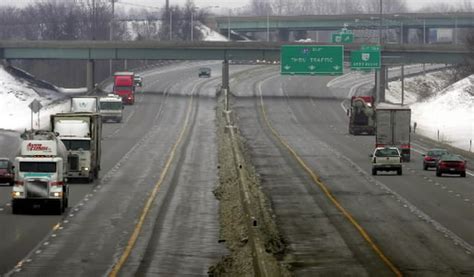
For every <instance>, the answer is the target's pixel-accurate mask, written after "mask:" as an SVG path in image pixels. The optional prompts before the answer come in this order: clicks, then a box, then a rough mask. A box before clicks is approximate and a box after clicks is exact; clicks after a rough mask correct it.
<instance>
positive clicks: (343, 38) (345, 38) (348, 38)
mask: <svg viewBox="0 0 474 277" xmlns="http://www.w3.org/2000/svg"><path fill="white" fill-rule="evenodd" d="M353 41H354V35H353V34H352V33H334V34H332V43H352V42H353Z"/></svg>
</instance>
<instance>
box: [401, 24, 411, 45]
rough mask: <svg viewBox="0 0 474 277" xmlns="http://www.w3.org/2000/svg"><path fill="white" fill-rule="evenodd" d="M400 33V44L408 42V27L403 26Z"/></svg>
mask: <svg viewBox="0 0 474 277" xmlns="http://www.w3.org/2000/svg"><path fill="white" fill-rule="evenodd" d="M401 30H402V33H401V34H400V44H405V43H409V41H408V38H409V35H408V34H409V33H410V28H408V27H403V28H402V29H401Z"/></svg>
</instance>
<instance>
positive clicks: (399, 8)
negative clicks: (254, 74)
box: [364, 0, 408, 13]
mask: <svg viewBox="0 0 474 277" xmlns="http://www.w3.org/2000/svg"><path fill="white" fill-rule="evenodd" d="M364 2H365V4H364V7H365V12H367V13H379V11H380V0H364ZM407 11H408V7H407V4H406V1H405V0H382V12H383V13H400V12H407Z"/></svg>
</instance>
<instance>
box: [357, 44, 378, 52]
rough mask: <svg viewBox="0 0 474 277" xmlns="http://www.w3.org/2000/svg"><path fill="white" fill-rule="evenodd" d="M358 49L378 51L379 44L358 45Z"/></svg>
mask: <svg viewBox="0 0 474 277" xmlns="http://www.w3.org/2000/svg"><path fill="white" fill-rule="evenodd" d="M360 50H363V51H380V50H381V48H380V45H362V46H361V47H360Z"/></svg>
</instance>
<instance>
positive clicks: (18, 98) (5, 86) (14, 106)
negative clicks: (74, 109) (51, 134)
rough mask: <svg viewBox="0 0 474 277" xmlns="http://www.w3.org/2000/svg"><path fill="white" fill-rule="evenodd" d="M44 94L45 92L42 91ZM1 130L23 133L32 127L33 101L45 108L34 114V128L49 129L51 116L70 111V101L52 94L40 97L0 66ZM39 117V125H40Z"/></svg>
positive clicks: (54, 93) (57, 94)
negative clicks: (31, 107)
mask: <svg viewBox="0 0 474 277" xmlns="http://www.w3.org/2000/svg"><path fill="white" fill-rule="evenodd" d="M42 93H44V90H42ZM0 97H1V99H2V101H1V105H0V129H8V130H17V131H22V130H24V129H29V128H30V127H31V110H30V108H29V107H28V105H29V104H30V103H31V102H32V101H33V100H35V99H36V100H38V101H40V103H41V105H42V106H43V108H42V109H41V110H40V113H39V114H33V121H34V123H33V124H34V125H33V126H34V128H35V129H40V128H47V127H48V126H49V115H50V114H55V113H58V112H64V111H68V110H69V107H70V105H69V101H66V100H64V96H62V95H61V94H59V93H56V92H51V93H49V94H47V95H46V97H45V95H43V96H40V95H39V94H38V93H37V92H36V91H35V90H34V89H32V88H31V86H29V85H28V84H27V83H25V82H23V81H21V80H19V79H16V78H15V77H14V76H12V75H10V74H9V73H8V72H7V71H5V69H4V68H3V66H0ZM38 116H39V117H40V118H39V123H38Z"/></svg>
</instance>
